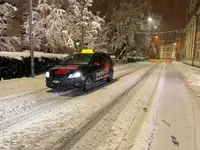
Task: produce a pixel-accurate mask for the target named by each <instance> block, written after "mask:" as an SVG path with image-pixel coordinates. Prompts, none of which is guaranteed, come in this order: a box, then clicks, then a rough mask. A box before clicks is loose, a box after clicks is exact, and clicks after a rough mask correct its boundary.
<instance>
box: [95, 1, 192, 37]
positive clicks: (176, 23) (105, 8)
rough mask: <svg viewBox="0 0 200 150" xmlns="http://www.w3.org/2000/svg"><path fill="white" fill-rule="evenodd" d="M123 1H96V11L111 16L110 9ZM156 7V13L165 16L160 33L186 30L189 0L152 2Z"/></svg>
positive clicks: (159, 29)
mask: <svg viewBox="0 0 200 150" xmlns="http://www.w3.org/2000/svg"><path fill="white" fill-rule="evenodd" d="M120 1H123V0H101V1H100V0H96V1H95V5H94V10H95V11H96V10H100V11H101V13H102V14H103V15H105V14H109V12H110V9H112V8H113V7H114V6H115V5H117V4H119V3H120ZM150 1H151V4H152V5H153V7H154V13H159V14H161V15H162V16H163V19H162V22H161V25H160V26H159V28H158V31H169V30H177V29H184V28H185V27H186V24H187V20H186V8H188V7H189V0H150ZM108 16H109V15H108ZM174 36H176V35H175V34H174V35H172V36H170V35H162V36H161V37H162V38H163V39H169V38H173V37H174Z"/></svg>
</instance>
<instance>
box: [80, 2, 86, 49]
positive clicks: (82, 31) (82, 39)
mask: <svg viewBox="0 0 200 150" xmlns="http://www.w3.org/2000/svg"><path fill="white" fill-rule="evenodd" d="M81 2H82V3H81V5H82V9H81V49H83V48H84V26H83V21H84V19H83V11H84V6H85V4H84V0H82V1H81Z"/></svg>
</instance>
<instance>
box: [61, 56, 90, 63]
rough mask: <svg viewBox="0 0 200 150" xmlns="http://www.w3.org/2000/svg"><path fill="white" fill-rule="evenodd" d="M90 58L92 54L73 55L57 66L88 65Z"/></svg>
mask: <svg viewBox="0 0 200 150" xmlns="http://www.w3.org/2000/svg"><path fill="white" fill-rule="evenodd" d="M91 58H92V54H75V55H72V56H69V57H67V58H65V59H64V60H63V61H61V62H60V63H59V65H70V64H78V65H79V64H80V65H81V64H88V63H89V62H90V60H91Z"/></svg>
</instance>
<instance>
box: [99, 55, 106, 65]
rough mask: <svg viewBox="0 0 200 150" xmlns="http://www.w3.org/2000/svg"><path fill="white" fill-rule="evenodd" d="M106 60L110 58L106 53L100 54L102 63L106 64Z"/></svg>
mask: <svg viewBox="0 0 200 150" xmlns="http://www.w3.org/2000/svg"><path fill="white" fill-rule="evenodd" d="M106 62H108V59H107V57H106V55H104V54H101V55H100V63H101V64H105V63H106Z"/></svg>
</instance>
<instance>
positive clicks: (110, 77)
mask: <svg viewBox="0 0 200 150" xmlns="http://www.w3.org/2000/svg"><path fill="white" fill-rule="evenodd" d="M112 81H113V71H110V73H109V77H108V79H107V82H112Z"/></svg>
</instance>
